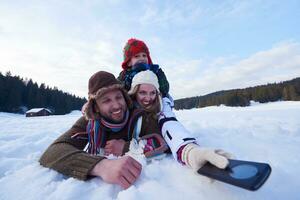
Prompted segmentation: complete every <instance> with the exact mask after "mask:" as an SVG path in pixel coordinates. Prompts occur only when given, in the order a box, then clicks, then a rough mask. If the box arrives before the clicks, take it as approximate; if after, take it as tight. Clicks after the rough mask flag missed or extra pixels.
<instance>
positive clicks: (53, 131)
mask: <svg viewBox="0 0 300 200" xmlns="http://www.w3.org/2000/svg"><path fill="white" fill-rule="evenodd" d="M176 115H177V117H178V119H179V120H180V121H181V122H182V123H183V124H184V125H185V126H186V127H187V128H188V129H189V130H190V131H191V133H192V135H193V136H195V137H197V140H198V142H199V143H200V144H202V145H203V146H208V147H216V148H223V149H225V150H227V151H229V152H231V153H233V154H234V155H235V157H236V158H237V159H241V160H252V161H258V162H267V163H269V164H270V165H271V166H272V170H273V171H272V174H271V176H270V178H269V180H268V181H267V182H266V184H265V185H264V186H262V188H260V189H259V190H258V191H255V192H251V191H248V190H244V189H240V188H238V187H234V186H231V185H228V184H225V183H221V182H218V181H215V182H213V183H210V182H209V181H208V180H207V179H206V178H204V177H202V176H199V175H195V174H194V173H193V172H192V171H191V170H190V169H187V168H186V167H183V166H180V165H179V164H177V163H176V162H175V161H173V160H172V158H171V157H166V158H164V159H163V160H161V161H155V162H152V163H150V164H148V165H147V166H144V168H143V171H142V175H141V177H140V178H139V180H138V181H137V182H136V183H135V184H134V186H132V187H130V188H129V189H127V190H122V189H121V188H120V187H119V186H116V185H110V184H106V183H104V182H102V181H101V180H100V179H99V178H94V179H91V180H90V181H87V182H84V181H79V180H76V179H73V178H68V177H64V176H62V175H61V174H59V173H57V172H56V171H53V170H50V169H47V168H44V167H41V166H40V165H39V163H38V159H39V157H40V156H41V154H42V153H43V152H44V150H45V149H46V148H47V147H48V145H49V144H50V143H51V142H52V141H53V140H54V139H56V138H57V137H58V136H59V135H60V134H62V133H63V132H64V131H66V130H67V129H68V128H69V127H71V125H72V124H73V123H74V122H75V121H76V119H78V118H79V116H80V112H73V113H71V114H68V115H64V116H49V117H36V118H25V117H24V116H23V115H16V114H8V113H0V185H1V187H0V199H1V200H6V199H12V200H16V199H22V200H25V199H36V200H40V199H49V200H53V199H54V200H55V199H72V200H74V199H87V200H88V199H101V200H104V199H128V200H140V199H151V200H153V199H172V200H177V199H189V200H190V199H192V200H193V199H205V200H210V199H222V200H224V199H226V200H227V199H228V200H235V199H243V200H245V199H249V200H250V199H251V200H253V199H255V200H257V199H273V200H274V199H289V200H293V199H295V200H296V199H300V193H299V188H300V180H299V179H300V170H299V169H300V167H299V166H300V155H299V154H300V147H299V145H300V120H299V119H300V102H276V103H269V104H254V105H252V106H250V107H245V108H240V107H233V108H232V107H225V106H220V107H206V108H202V109H193V110H184V111H177V112H176Z"/></svg>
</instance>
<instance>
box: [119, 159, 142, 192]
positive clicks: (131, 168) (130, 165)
mask: <svg viewBox="0 0 300 200" xmlns="http://www.w3.org/2000/svg"><path fill="white" fill-rule="evenodd" d="M125 159H126V160H125V164H124V166H123V169H122V172H121V176H120V182H119V185H120V186H121V187H123V188H124V189H127V188H128V187H130V186H131V185H132V184H133V183H134V182H135V181H136V180H137V179H138V177H139V176H140V174H141V170H142V166H141V164H140V163H138V162H137V161H136V160H134V159H133V158H131V157H125Z"/></svg>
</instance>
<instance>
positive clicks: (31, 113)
mask: <svg viewBox="0 0 300 200" xmlns="http://www.w3.org/2000/svg"><path fill="white" fill-rule="evenodd" d="M51 114H52V112H51V111H50V110H49V109H47V108H33V109H30V110H28V111H27V112H26V117H37V116H48V115H51Z"/></svg>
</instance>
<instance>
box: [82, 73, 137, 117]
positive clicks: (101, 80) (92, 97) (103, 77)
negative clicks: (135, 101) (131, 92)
mask: <svg viewBox="0 0 300 200" xmlns="http://www.w3.org/2000/svg"><path fill="white" fill-rule="evenodd" d="M88 89H89V92H88V101H87V103H85V104H84V105H83V107H82V112H83V114H84V116H85V118H86V119H87V120H89V119H100V118H101V115H100V113H99V112H96V108H95V107H96V99H97V98H99V97H101V96H102V95H103V94H105V93H106V92H108V91H111V90H114V89H119V90H120V91H121V92H122V93H123V96H124V98H125V101H126V103H127V107H128V108H129V109H131V108H132V101H131V99H130V97H129V96H128V94H127V92H126V91H125V89H124V88H123V86H122V85H121V83H120V82H119V81H118V80H117V79H116V78H115V76H114V75H113V74H111V73H109V72H105V71H99V72H97V73H95V74H94V75H93V76H91V78H90V79H89V84H88Z"/></svg>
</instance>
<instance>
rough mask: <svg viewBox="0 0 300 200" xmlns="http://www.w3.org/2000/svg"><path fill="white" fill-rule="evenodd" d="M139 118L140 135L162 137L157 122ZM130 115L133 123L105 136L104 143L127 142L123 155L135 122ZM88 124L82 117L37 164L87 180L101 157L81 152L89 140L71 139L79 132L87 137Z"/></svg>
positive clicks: (144, 117)
mask: <svg viewBox="0 0 300 200" xmlns="http://www.w3.org/2000/svg"><path fill="white" fill-rule="evenodd" d="M135 112H136V111H135ZM141 115H142V116H143V121H142V127H141V132H140V136H144V135H147V134H151V133H158V134H160V135H161V131H160V129H159V126H158V123H157V120H156V119H154V118H152V117H151V116H150V115H148V114H147V113H145V112H142V113H141ZM132 116H133V115H132V112H131V113H130V119H129V121H131V122H132V123H131V124H130V123H128V124H127V126H126V127H125V128H123V129H122V130H121V131H120V132H119V133H112V134H110V133H109V132H108V134H107V141H108V140H112V139H124V140H125V141H126V144H125V147H124V149H123V153H125V152H127V151H128V150H129V143H130V140H131V137H130V138H129V139H128V137H127V134H128V132H130V133H132V130H133V127H134V125H135V124H136V121H137V118H136V119H133V117H132ZM131 119H132V120H131ZM87 123H88V121H87V120H86V119H85V118H84V117H81V118H80V119H78V120H77V121H76V123H75V124H74V125H73V126H72V127H71V129H69V130H68V131H67V132H65V133H64V134H63V135H61V136H60V137H59V138H58V139H56V140H55V141H54V142H53V143H52V144H51V145H50V146H49V147H48V149H47V150H46V151H45V152H44V154H43V155H42V157H41V158H40V164H41V165H43V166H44V167H48V168H52V169H54V170H56V171H58V172H60V173H62V174H64V175H67V176H71V177H74V178H78V179H81V180H86V179H88V178H89V172H90V171H91V170H92V169H93V168H94V166H95V165H96V164H97V163H98V162H99V161H101V160H102V159H104V157H102V156H96V155H91V154H89V153H87V152H85V151H83V149H84V147H85V146H86V144H87V142H88V141H87V140H86V139H82V138H81V137H80V136H78V137H72V136H74V135H77V134H78V133H82V135H87V133H86V126H87Z"/></svg>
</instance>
